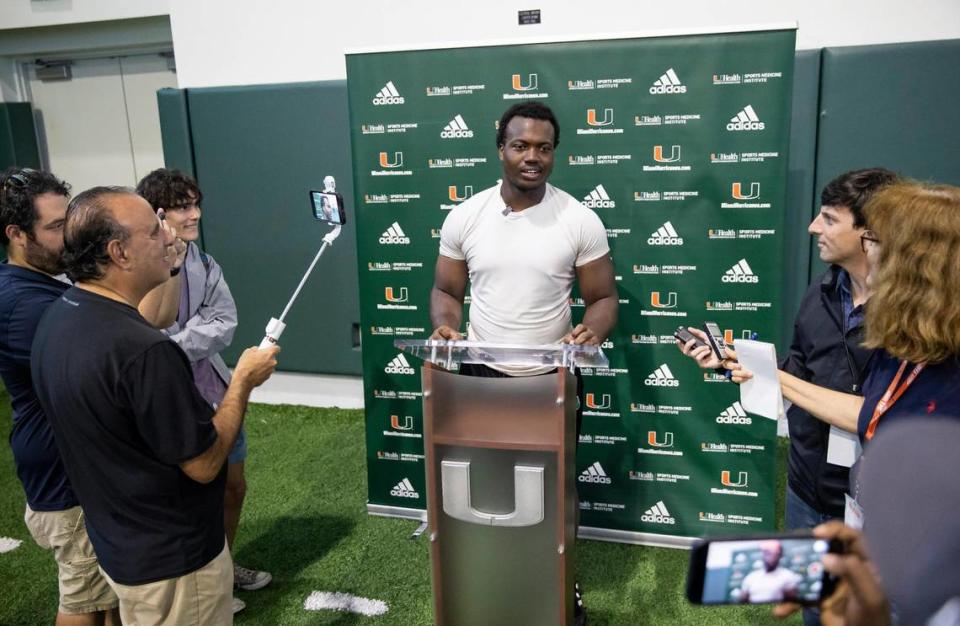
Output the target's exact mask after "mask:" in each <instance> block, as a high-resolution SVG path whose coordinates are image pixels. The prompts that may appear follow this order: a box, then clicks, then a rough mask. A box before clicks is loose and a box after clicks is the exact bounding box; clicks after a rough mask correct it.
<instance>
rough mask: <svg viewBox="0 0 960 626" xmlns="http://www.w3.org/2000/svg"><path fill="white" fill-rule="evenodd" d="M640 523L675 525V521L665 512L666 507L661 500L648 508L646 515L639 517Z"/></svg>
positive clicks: (668, 512)
mask: <svg viewBox="0 0 960 626" xmlns="http://www.w3.org/2000/svg"><path fill="white" fill-rule="evenodd" d="M640 521H641V522H649V523H651V524H670V525H673V524H676V523H677V520H675V519H674V518H673V516H671V515H670V511H668V510H667V505H665V504H664V503H663V500H660V501H659V502H657V503H656V504H654V505H653V506H652V507H650V508H649V509H648V510H647V512H646V513H644V514H643V515H641V516H640Z"/></svg>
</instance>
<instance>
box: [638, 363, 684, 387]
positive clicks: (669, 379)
mask: <svg viewBox="0 0 960 626" xmlns="http://www.w3.org/2000/svg"><path fill="white" fill-rule="evenodd" d="M643 384H644V385H647V386H648V387H679V386H680V381H679V380H677V379H676V378H674V377H673V372H671V371H670V368H669V367H668V366H667V364H666V363H664V364H663V365H661V366H660V367H658V368H657V369H655V370H653V373H652V374H650V375H649V376H647V379H646V380H644V381H643Z"/></svg>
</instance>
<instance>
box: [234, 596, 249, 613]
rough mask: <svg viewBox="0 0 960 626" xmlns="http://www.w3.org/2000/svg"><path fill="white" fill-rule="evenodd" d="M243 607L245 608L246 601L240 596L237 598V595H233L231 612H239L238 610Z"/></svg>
mask: <svg viewBox="0 0 960 626" xmlns="http://www.w3.org/2000/svg"><path fill="white" fill-rule="evenodd" d="M245 608H247V603H246V602H244V601H243V600H241V599H240V598H237V597H234V598H233V614H234V615H236V614H237V613H239V612H240V611H242V610H244V609H245Z"/></svg>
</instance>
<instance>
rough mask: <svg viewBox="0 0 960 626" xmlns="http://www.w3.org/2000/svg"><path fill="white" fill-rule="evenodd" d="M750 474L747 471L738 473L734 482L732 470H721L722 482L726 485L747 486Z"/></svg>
mask: <svg viewBox="0 0 960 626" xmlns="http://www.w3.org/2000/svg"><path fill="white" fill-rule="evenodd" d="M747 478H748V475H747V473H746V472H738V473H737V481H736V482H734V481H733V479H732V478H731V477H730V470H723V471H722V472H720V483H721V484H722V485H723V486H724V487H746V486H747Z"/></svg>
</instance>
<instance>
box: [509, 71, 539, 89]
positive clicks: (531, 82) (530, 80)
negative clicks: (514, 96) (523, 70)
mask: <svg viewBox="0 0 960 626" xmlns="http://www.w3.org/2000/svg"><path fill="white" fill-rule="evenodd" d="M511 86H512V87H513V90H514V91H536V90H537V75H536V74H527V84H526V85H524V84H523V77H522V76H521V75H520V74H514V75H513V80H512V81H511Z"/></svg>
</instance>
